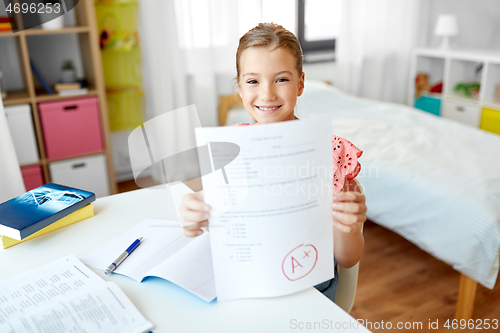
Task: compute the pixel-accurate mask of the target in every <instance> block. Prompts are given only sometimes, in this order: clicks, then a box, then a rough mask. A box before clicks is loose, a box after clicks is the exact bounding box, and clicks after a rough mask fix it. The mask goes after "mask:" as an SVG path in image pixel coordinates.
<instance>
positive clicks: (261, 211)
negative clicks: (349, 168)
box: [196, 117, 333, 301]
mask: <svg viewBox="0 0 500 333" xmlns="http://www.w3.org/2000/svg"><path fill="white" fill-rule="evenodd" d="M331 132H332V131H331V120H330V119H329V118H327V117H317V118H313V119H308V120H300V121H299V120H297V121H287V122H283V123H274V124H266V125H256V126H245V127H217V128H197V129H196V136H197V141H198V142H197V144H198V146H202V145H204V144H208V145H209V146H217V145H215V144H213V143H217V142H231V143H234V144H237V145H238V146H239V148H240V153H239V155H238V156H237V157H236V158H234V159H233V157H229V158H228V156H227V155H228V153H227V152H225V151H223V150H220V149H218V150H215V151H214V150H213V149H212V151H211V159H212V166H214V168H213V169H214V171H213V172H212V173H208V174H207V173H204V174H206V175H205V176H203V177H202V182H203V189H204V192H205V201H206V202H207V203H208V204H209V205H211V207H212V212H211V216H212V218H211V219H210V242H211V247H212V256H213V263H214V273H215V282H216V289H217V299H218V300H219V301H221V300H229V299H237V298H252V297H272V296H279V295H285V294H290V293H293V292H297V291H300V290H303V289H306V288H310V287H312V286H314V285H316V284H318V283H321V282H324V281H326V280H328V279H331V278H332V277H333V227H332V216H331V203H332V187H333V186H332V145H331V142H332V141H331ZM217 147H220V145H218V146H217ZM220 159H222V160H223V161H224V160H225V161H230V162H229V163H227V164H226V165H225V164H224V163H223V162H221V161H220ZM221 165H222V167H221ZM224 173H225V174H224ZM226 181H227V183H226Z"/></svg>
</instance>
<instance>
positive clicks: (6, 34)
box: [0, 31, 17, 37]
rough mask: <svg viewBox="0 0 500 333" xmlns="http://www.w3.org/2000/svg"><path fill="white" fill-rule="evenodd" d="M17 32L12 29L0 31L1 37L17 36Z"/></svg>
mask: <svg viewBox="0 0 500 333" xmlns="http://www.w3.org/2000/svg"><path fill="white" fill-rule="evenodd" d="M16 36H17V34H15V33H14V32H12V31H0V37H16Z"/></svg>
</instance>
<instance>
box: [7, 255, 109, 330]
mask: <svg viewBox="0 0 500 333" xmlns="http://www.w3.org/2000/svg"><path fill="white" fill-rule="evenodd" d="M103 283H104V280H103V279H101V278H100V277H99V276H98V275H97V274H95V273H94V272H92V271H91V270H90V269H89V268H88V267H87V266H85V265H84V264H83V263H82V262H80V261H79V260H78V259H76V257H75V256H68V257H65V258H62V259H60V260H57V261H54V262H51V263H50V264H47V265H45V266H42V267H38V268H36V269H34V270H32V271H29V272H26V273H24V274H21V275H18V276H15V277H13V278H10V279H7V280H4V281H2V282H1V283H0V324H3V323H5V322H6V321H7V319H8V317H9V316H15V315H19V314H27V313H29V312H31V311H34V310H36V309H38V308H40V307H45V306H47V305H48V304H50V303H51V302H53V301H58V300H59V299H61V298H62V297H70V296H72V295H74V294H76V293H77V292H80V291H82V290H85V289H87V288H90V287H91V286H93V285H97V284H103Z"/></svg>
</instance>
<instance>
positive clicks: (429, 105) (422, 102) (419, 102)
mask: <svg viewBox="0 0 500 333" xmlns="http://www.w3.org/2000/svg"><path fill="white" fill-rule="evenodd" d="M415 107H416V108H417V109H420V110H423V111H426V112H429V113H432V114H434V115H436V116H439V115H441V99H439V98H435V97H431V96H422V97H421V98H416V99H415Z"/></svg>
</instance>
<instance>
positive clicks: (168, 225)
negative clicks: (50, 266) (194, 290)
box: [82, 219, 194, 282]
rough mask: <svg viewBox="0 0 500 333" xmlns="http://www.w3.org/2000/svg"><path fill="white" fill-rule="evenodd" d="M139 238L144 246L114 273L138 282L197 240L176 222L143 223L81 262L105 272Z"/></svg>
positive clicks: (133, 253)
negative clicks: (186, 234) (189, 235)
mask: <svg viewBox="0 0 500 333" xmlns="http://www.w3.org/2000/svg"><path fill="white" fill-rule="evenodd" d="M139 237H143V240H142V242H141V245H139V246H138V247H137V248H136V249H135V250H134V252H132V254H130V256H129V257H128V258H127V259H125V260H124V261H123V262H122V263H121V264H120V265H119V266H118V267H117V268H116V269H115V270H114V273H117V274H123V275H126V276H129V277H131V278H132V279H134V280H136V281H137V282H141V281H142V280H143V279H144V278H145V277H146V276H149V275H150V274H149V271H150V270H151V269H153V268H154V267H155V266H157V265H159V264H160V263H162V262H163V261H164V260H166V259H167V258H169V257H171V256H173V255H174V254H176V253H177V252H178V251H179V250H180V249H182V248H183V247H184V246H186V245H187V244H189V243H190V242H192V241H193V240H194V238H188V237H186V236H184V230H183V229H182V228H181V226H180V225H179V222H177V221H166V220H153V219H151V220H144V221H142V222H141V223H139V224H138V225H136V226H135V227H133V228H131V229H129V230H128V231H126V232H125V233H123V234H122V235H120V236H118V237H116V238H114V239H113V240H111V241H110V242H108V243H106V244H104V245H103V246H101V247H99V248H97V249H95V250H94V251H92V252H91V253H89V254H88V255H86V256H85V257H83V258H82V262H84V263H85V264H86V265H89V266H91V267H94V268H97V269H100V270H105V269H106V268H107V267H108V266H109V265H110V264H111V263H112V262H113V261H114V260H115V259H116V258H118V256H119V255H120V254H121V253H122V252H123V251H124V250H125V249H126V248H128V247H129V245H130V244H132V242H134V240H136V239H137V238H139Z"/></svg>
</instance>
